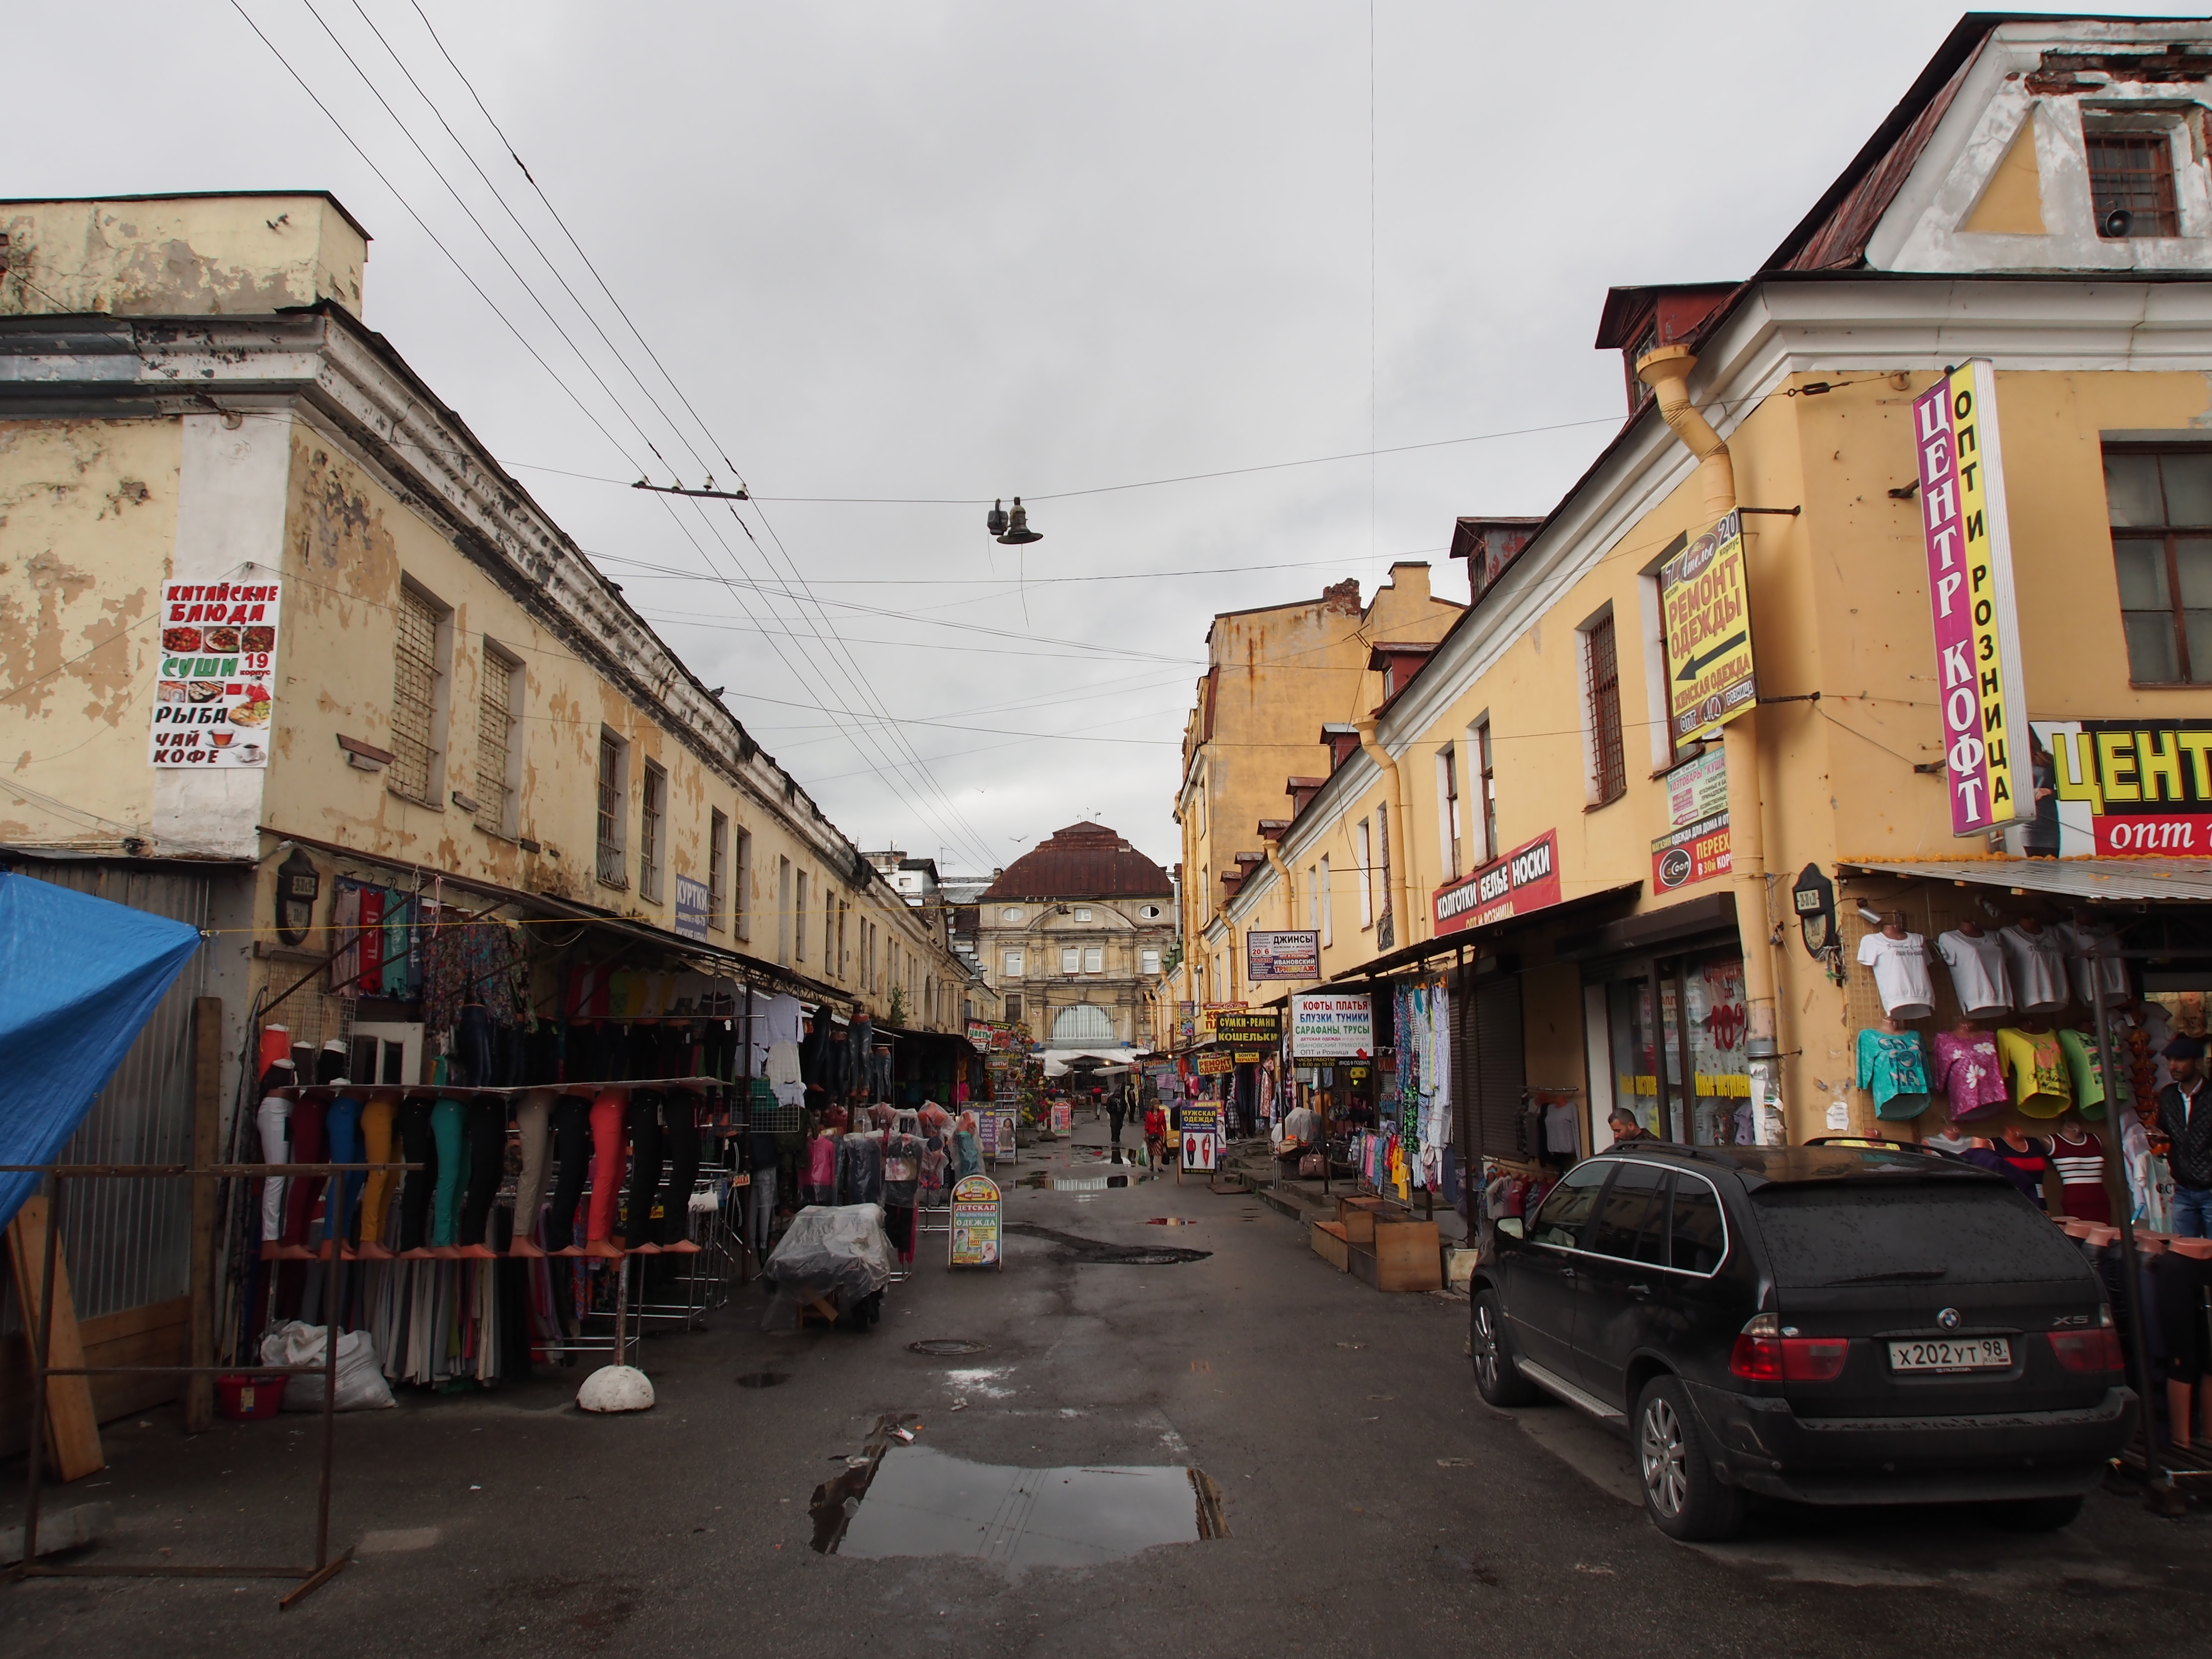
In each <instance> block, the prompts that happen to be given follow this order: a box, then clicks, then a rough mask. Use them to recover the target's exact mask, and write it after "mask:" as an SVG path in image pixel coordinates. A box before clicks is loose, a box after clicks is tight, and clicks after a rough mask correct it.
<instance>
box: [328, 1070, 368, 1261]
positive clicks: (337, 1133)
mask: <svg viewBox="0 0 2212 1659" xmlns="http://www.w3.org/2000/svg"><path fill="white" fill-rule="evenodd" d="M323 1136H324V1139H326V1140H328V1141H329V1142H330V1145H331V1163H333V1164H358V1163H360V1162H361V1161H362V1158H361V1102H360V1100H359V1099H358V1098H357V1097H355V1096H352V1095H340V1096H339V1097H337V1099H336V1100H334V1101H332V1102H331V1109H330V1115H328V1116H326V1117H325V1118H324V1120H323ZM361 1184H362V1178H361V1177H360V1176H357V1175H347V1176H331V1189H330V1190H331V1201H330V1203H329V1204H328V1205H327V1206H325V1213H324V1216H323V1237H325V1239H328V1240H329V1241H330V1242H331V1246H332V1248H333V1249H343V1248H344V1247H346V1246H348V1245H349V1244H351V1243H353V1205H354V1200H355V1199H356V1198H357V1197H359V1196H360V1194H361Z"/></svg>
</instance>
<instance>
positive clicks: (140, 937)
mask: <svg viewBox="0 0 2212 1659" xmlns="http://www.w3.org/2000/svg"><path fill="white" fill-rule="evenodd" d="M199 948H200V936H199V932H198V930H197V928H193V927H186V926H185V924H184V923H183V922H181V921H170V920H169V919H168V918H167V917H166V916H153V915H147V914H146V913H145V912H144V911H143V910H133V909H131V908H130V907H128V906H127V905H122V904H111V903H109V902H107V901H106V899H97V898H93V897H91V896H88V895H87V894H83V893H77V892H72V891H70V890H69V889H68V888H65V887H57V886H55V885H54V884H52V883H51V882H45V881H40V880H38V879H36V878H33V877H30V876H11V875H0V1164H45V1163H48V1162H51V1161H52V1158H54V1156H55V1154H57V1153H58V1152H60V1151H61V1149H62V1148H63V1147H64V1146H66V1145H67V1144H68V1142H69V1138H70V1136H71V1135H72V1134H74V1133H76V1126H77V1125H78V1124H80V1123H82V1122H83V1121H84V1115H85V1114H86V1113H87V1112H88V1111H90V1110H91V1109H92V1102H93V1097H94V1096H95V1095H97V1094H99V1092H100V1089H101V1087H102V1086H103V1085H105V1084H106V1081H107V1079H109V1078H110V1077H111V1076H112V1075H113V1074H114V1072H115V1068H116V1067H117V1066H119V1065H121V1064H122V1063H123V1056H124V1055H125V1054H126V1053H128V1052H129V1050H130V1048H131V1043H132V1042H134V1041H136V1040H137V1036H138V1032H139V1030H140V1029H141V1028H142V1027H143V1026H144V1024H146V1022H147V1021H148V1020H149V1018H152V1017H153V1013H154V1008H155V1005H156V1004H157V1003H159V1002H160V1001H161V997H162V994H163V993H165V992H167V990H168V988H169V986H170V984H171V983H172V982H173V981H174V980H175V979H176V977H177V975H179V973H181V972H182V971H183V970H184V966H185V963H187V962H189V961H191V956H192V952H193V951H197V950H198V949H199ZM38 1184H39V1177H38V1176H33V1175H0V1227H4V1226H5V1225H7V1224H8V1223H9V1221H11V1220H13V1219H14V1218H15V1212H16V1211H17V1210H19V1209H21V1207H22V1206H23V1200H25V1199H27V1198H28V1197H29V1196H30V1195H31V1194H33V1192H35V1191H36V1190H37V1189H38Z"/></svg>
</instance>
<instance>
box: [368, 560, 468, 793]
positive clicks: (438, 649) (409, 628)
mask: <svg viewBox="0 0 2212 1659" xmlns="http://www.w3.org/2000/svg"><path fill="white" fill-rule="evenodd" d="M452 664H453V612H452V611H449V610H447V608H446V607H445V606H443V605H440V604H439V603H438V602H437V601H436V600H435V599H432V598H430V597H429V595H428V594H427V593H423V592H420V591H418V590H417V589H416V587H415V586H414V585H413V584H412V583H403V584H402V585H401V586H400V589H399V615H398V640H397V641H396V642H395V644H394V646H393V649H392V764H391V766H390V767H389V768H387V769H386V772H385V784H386V787H387V788H389V789H390V790H391V791H392V793H394V794H395V795H404V796H405V797H406V798H407V799H409V800H411V801H414V802H416V803H417V804H418V805H423V806H436V805H440V803H441V799H442V794H443V791H444V788H445V773H446V757H445V739H446V695H447V684H448V681H449V679H450V678H451V677H450V675H449V674H448V672H447V670H448V669H449V668H450V667H451V666H452Z"/></svg>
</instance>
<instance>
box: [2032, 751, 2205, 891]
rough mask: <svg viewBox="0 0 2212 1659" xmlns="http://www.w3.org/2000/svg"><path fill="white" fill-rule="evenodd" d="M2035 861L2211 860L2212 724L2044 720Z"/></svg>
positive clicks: (2036, 776) (2037, 756) (2036, 785)
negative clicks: (2041, 857) (2052, 857)
mask: <svg viewBox="0 0 2212 1659" xmlns="http://www.w3.org/2000/svg"><path fill="white" fill-rule="evenodd" d="M2031 730H2032V731H2033V734H2034V743H2033V747H2032V749H2031V750H2030V756H2031V766H2032V770H2031V777H2032V780H2033V792H2034V793H2033V799H2034V801H2035V806H2036V811H2035V822H2034V824H2033V827H2031V828H2030V829H2029V830H2028V832H2027V845H2028V848H2029V850H2030V851H2032V852H2036V853H2044V854H2051V853H2055V854H2057V855H2058V856H2059V857H2060V858H2086V857H2089V856H2092V855H2096V856H2101V857H2105V858H2113V857H2142V856H2145V855H2155V854H2167V855H2169V856H2173V855H2192V856H2195V857H2198V858H2202V857H2203V856H2204V855H2205V854H2207V853H2212V720H2037V721H2035V722H2034V723H2033V726H2032V727H2031Z"/></svg>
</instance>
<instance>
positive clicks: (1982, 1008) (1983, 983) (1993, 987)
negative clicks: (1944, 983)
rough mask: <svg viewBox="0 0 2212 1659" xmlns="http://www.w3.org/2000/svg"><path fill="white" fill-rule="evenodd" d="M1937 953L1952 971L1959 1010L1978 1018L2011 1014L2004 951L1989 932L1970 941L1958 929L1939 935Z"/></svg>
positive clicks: (2009, 984)
mask: <svg viewBox="0 0 2212 1659" xmlns="http://www.w3.org/2000/svg"><path fill="white" fill-rule="evenodd" d="M1936 955H1937V956H1939V957H1942V958H1943V961H1944V963H1945V965H1946V966H1948V968H1949V969H1950V970H1951V986H1952V988H1953V989H1954V990H1955V991H1957V992H1958V994H1959V1007H1960V1012H1964V1013H1965V1014H1966V1016H1967V1017H1968V1018H1973V1019H1979V1018H1983V1017H1984V1016H1985V1015H1990V1014H2002V1013H2009V1012H2011V1010H2012V981H2011V980H2010V979H2009V978H2008V976H2007V975H2006V973H2005V959H2004V951H2003V950H2002V947H2000V946H1999V945H1998V944H1997V942H1996V939H1992V938H1991V937H1990V935H1989V934H1987V933H1984V934H1983V935H1982V936H1981V938H1979V939H1969V938H1968V937H1967V936H1966V934H1964V933H1959V932H1956V931H1955V930H1954V931H1953V932H1951V933H1939V934H1937V935H1936Z"/></svg>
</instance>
